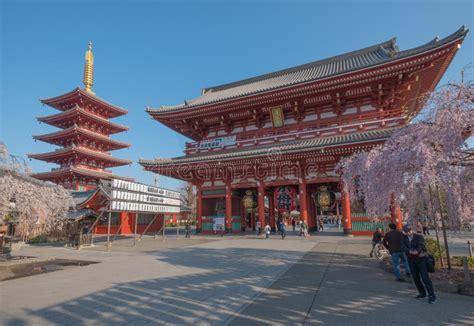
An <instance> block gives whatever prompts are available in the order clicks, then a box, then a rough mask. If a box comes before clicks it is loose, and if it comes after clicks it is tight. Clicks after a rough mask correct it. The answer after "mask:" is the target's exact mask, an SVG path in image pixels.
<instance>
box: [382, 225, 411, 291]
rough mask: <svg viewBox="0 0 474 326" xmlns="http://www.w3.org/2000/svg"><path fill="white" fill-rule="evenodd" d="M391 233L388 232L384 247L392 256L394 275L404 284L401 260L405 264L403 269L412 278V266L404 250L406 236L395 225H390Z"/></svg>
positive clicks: (384, 239)
mask: <svg viewBox="0 0 474 326" xmlns="http://www.w3.org/2000/svg"><path fill="white" fill-rule="evenodd" d="M389 228H390V231H389V232H387V234H386V235H385V237H384V238H383V241H382V243H383V245H384V247H385V248H387V249H388V251H389V252H390V255H391V256H392V265H393V273H394V274H395V277H396V278H397V279H396V280H397V281H399V282H403V281H404V280H403V279H402V278H401V276H400V260H401V261H402V262H403V268H404V270H405V273H406V276H407V277H410V266H409V265H408V260H407V256H406V253H405V251H404V250H403V248H402V241H403V238H404V234H403V233H402V231H400V230H397V226H396V225H395V224H393V223H390V224H389Z"/></svg>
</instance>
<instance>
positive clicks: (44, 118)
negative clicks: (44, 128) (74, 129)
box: [36, 104, 129, 131]
mask: <svg viewBox="0 0 474 326" xmlns="http://www.w3.org/2000/svg"><path fill="white" fill-rule="evenodd" d="M74 112H80V113H83V114H84V115H86V116H88V117H91V118H93V119H96V120H99V121H101V122H103V123H105V124H108V125H111V126H114V127H116V128H117V129H123V131H127V130H129V127H128V126H126V125H123V124H120V123H116V122H113V121H110V120H108V119H105V118H103V117H101V116H100V115H97V114H94V113H92V112H90V111H88V110H86V109H84V108H82V107H80V106H79V105H77V104H76V105H75V106H74V107H73V108H71V109H68V110H65V111H61V112H59V113H55V114H51V115H45V116H40V117H37V118H36V119H37V120H38V121H41V122H44V123H47V122H46V121H48V120H50V119H56V118H60V117H63V116H67V115H69V114H72V113H74Z"/></svg>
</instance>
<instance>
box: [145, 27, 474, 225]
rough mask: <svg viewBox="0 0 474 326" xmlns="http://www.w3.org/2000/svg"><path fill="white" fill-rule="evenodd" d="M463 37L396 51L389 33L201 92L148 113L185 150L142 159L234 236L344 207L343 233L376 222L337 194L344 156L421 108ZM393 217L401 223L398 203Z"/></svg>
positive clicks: (377, 140) (313, 220)
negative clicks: (184, 185)
mask: <svg viewBox="0 0 474 326" xmlns="http://www.w3.org/2000/svg"><path fill="white" fill-rule="evenodd" d="M466 34H467V29H466V28H465V27H462V28H460V29H459V30H457V31H456V32H454V33H453V34H451V35H449V36H447V37H445V38H443V39H438V38H435V39H434V40H432V41H430V42H428V43H426V44H423V45H420V46H418V47H415V48H412V49H408V50H399V48H398V46H397V44H396V41H395V39H391V40H389V41H386V42H383V43H380V44H376V45H373V46H370V47H367V48H363V49H360V50H356V51H353V52H349V53H345V54H342V55H338V56H335V57H332V58H328V59H324V60H319V61H315V62H311V63H308V64H304V65H301V66H297V67H293V68H289V69H285V70H281V71H276V72H272V73H269V74H265V75H262V76H256V77H253V78H249V79H245V80H241V81H236V82H232V83H229V84H225V85H219V86H215V87H208V88H205V89H203V90H202V94H201V96H199V97H197V98H195V99H191V100H187V101H184V103H182V104H179V105H174V106H161V107H159V108H147V110H146V111H147V112H148V113H149V114H150V116H151V117H152V118H153V119H156V120H157V121H159V122H160V123H162V124H164V125H166V126H168V127H169V128H171V129H173V130H175V131H176V132H178V133H180V134H182V135H184V136H186V137H188V138H190V139H191V140H192V142H189V143H187V144H186V148H185V150H184V155H183V156H179V157H174V158H170V159H153V160H140V164H141V165H142V166H143V167H144V168H145V170H148V171H152V172H156V173H159V174H162V175H166V176H169V177H172V178H177V179H181V180H184V181H188V182H192V183H193V184H194V185H195V186H196V187H197V219H198V225H197V229H198V231H200V232H203V233H206V232H213V227H215V224H216V220H219V221H222V222H221V223H223V224H225V230H226V231H227V232H242V231H246V230H249V229H255V227H256V225H257V223H259V224H260V225H261V226H262V227H263V226H264V225H266V224H270V225H271V226H272V227H273V228H274V227H275V226H276V223H277V222H278V220H282V219H284V218H286V217H287V216H291V215H292V214H297V215H298V216H299V218H300V219H302V220H304V221H306V222H307V224H308V225H309V227H310V229H315V228H316V227H317V224H318V217H323V216H324V218H328V217H331V216H336V217H337V216H339V215H340V214H342V224H343V230H344V233H346V234H351V233H354V234H367V233H370V232H372V230H373V228H374V227H375V226H374V224H373V223H371V222H369V220H368V219H367V217H366V215H365V214H364V211H363V208H362V207H363V205H360V203H357V202H352V203H351V199H350V198H349V195H348V194H346V193H341V190H340V189H341V187H340V178H339V176H338V175H337V174H336V172H335V171H334V169H335V165H336V164H337V162H338V161H339V160H340V159H341V158H342V157H346V156H349V155H351V154H353V153H354V152H358V151H368V150H370V149H371V148H373V147H374V146H377V145H380V144H382V143H384V142H385V141H386V140H387V139H388V138H389V137H390V135H391V134H392V133H393V132H394V131H395V130H397V129H399V128H402V127H403V126H405V125H406V124H408V123H410V121H411V120H412V119H413V118H414V117H415V116H416V115H417V113H418V112H419V111H420V110H421V108H422V107H423V105H424V100H423V98H424V95H425V94H427V93H429V92H431V91H433V90H434V88H435V87H436V85H437V84H438V82H439V81H440V79H441V77H442V76H443V74H444V72H445V71H446V69H447V68H448V66H449V64H450V62H451V61H452V60H453V57H454V55H455V54H456V52H457V50H458V49H459V48H460V46H461V43H462V42H463V40H464V37H465V36H466ZM390 211H391V214H390V217H388V218H391V219H392V221H393V222H395V223H396V224H397V225H398V227H401V223H402V220H401V212H400V208H399V207H391V210H390Z"/></svg>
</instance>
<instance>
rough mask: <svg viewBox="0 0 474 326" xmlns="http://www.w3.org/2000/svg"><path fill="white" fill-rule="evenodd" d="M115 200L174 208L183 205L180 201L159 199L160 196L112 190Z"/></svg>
mask: <svg viewBox="0 0 474 326" xmlns="http://www.w3.org/2000/svg"><path fill="white" fill-rule="evenodd" d="M115 199H118V200H129V201H138V202H143V203H152V204H164V205H173V206H180V205H181V201H180V200H179V199H173V198H166V197H158V196H152V195H146V194H141V193H138V192H130V191H122V190H112V200H115Z"/></svg>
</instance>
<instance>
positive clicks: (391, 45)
mask: <svg viewBox="0 0 474 326" xmlns="http://www.w3.org/2000/svg"><path fill="white" fill-rule="evenodd" d="M396 41H397V39H396V37H392V38H391V39H389V40H388V41H385V42H382V43H378V44H375V45H371V46H368V47H365V48H362V49H358V50H354V51H351V52H346V53H343V54H339V55H335V56H332V57H329V58H325V59H320V60H316V61H312V62H308V63H304V64H301V65H298V66H295V67H290V68H285V69H281V70H277V71H274V72H270V73H266V74H263V75H259V76H255V77H250V78H246V79H242V80H239V81H235V82H231V83H226V84H222V85H217V86H213V87H206V88H204V92H205V93H204V95H206V94H208V92H213V91H221V90H224V89H227V88H231V87H235V86H240V85H244V84H248V83H253V82H256V81H259V80H263V79H268V78H274V77H278V76H281V75H284V74H287V73H291V72H296V71H298V70H303V69H306V68H311V67H313V66H319V65H322V64H324V63H327V62H330V61H335V60H341V59H346V58H348V57H352V56H355V55H359V54H365V53H369V52H373V51H377V50H378V49H380V48H381V49H387V50H389V51H390V50H395V48H397V46H396ZM395 51H396V50H395ZM199 98H201V97H199ZM191 101H192V100H191ZM191 101H190V100H188V102H191Z"/></svg>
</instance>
